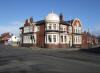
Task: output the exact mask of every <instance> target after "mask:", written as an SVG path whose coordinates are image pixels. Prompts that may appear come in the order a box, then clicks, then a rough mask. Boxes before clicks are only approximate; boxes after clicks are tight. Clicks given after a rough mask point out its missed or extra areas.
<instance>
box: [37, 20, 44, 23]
mask: <svg viewBox="0 0 100 73" xmlns="http://www.w3.org/2000/svg"><path fill="white" fill-rule="evenodd" d="M36 24H45V20H40V21H37V22H36Z"/></svg>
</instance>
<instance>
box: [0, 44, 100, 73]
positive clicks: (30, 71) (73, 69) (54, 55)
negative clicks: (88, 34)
mask: <svg viewBox="0 0 100 73" xmlns="http://www.w3.org/2000/svg"><path fill="white" fill-rule="evenodd" d="M73 49H74V48H73ZM0 73H100V54H96V53H89V52H85V51H81V50H67V49H55V50H50V49H43V48H35V47H34V48H33V47H32V48H25V47H11V46H5V45H0Z"/></svg>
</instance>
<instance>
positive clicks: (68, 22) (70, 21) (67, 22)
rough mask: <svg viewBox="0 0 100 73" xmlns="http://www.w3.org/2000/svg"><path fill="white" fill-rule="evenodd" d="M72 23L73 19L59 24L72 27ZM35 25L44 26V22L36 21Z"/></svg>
mask: <svg viewBox="0 0 100 73" xmlns="http://www.w3.org/2000/svg"><path fill="white" fill-rule="evenodd" d="M73 21H74V19H72V20H69V21H63V22H60V24H63V25H68V26H72V23H73ZM36 23H37V24H45V20H40V21H37V22H36Z"/></svg>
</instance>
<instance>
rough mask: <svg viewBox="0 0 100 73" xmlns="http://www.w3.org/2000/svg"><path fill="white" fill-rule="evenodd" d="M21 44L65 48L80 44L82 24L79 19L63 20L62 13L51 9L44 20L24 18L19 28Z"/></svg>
mask: <svg viewBox="0 0 100 73" xmlns="http://www.w3.org/2000/svg"><path fill="white" fill-rule="evenodd" d="M20 38H21V45H22V46H36V47H47V48H55V47H57V48H67V47H72V46H74V47H81V46H82V24H81V22H80V20H79V19H77V18H76V19H73V20H69V21H65V20H63V15H62V13H61V14H60V15H59V16H58V15H57V14H55V13H53V11H52V12H51V13H50V14H48V15H47V16H46V17H45V19H44V20H40V21H37V22H34V20H33V18H30V21H28V19H26V21H25V23H24V26H23V27H21V28H20Z"/></svg>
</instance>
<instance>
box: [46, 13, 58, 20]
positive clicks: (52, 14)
mask: <svg viewBox="0 0 100 73" xmlns="http://www.w3.org/2000/svg"><path fill="white" fill-rule="evenodd" d="M45 21H46V22H59V17H58V15H57V14H55V13H53V11H51V13H50V14H48V15H47V16H46V19H45Z"/></svg>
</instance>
